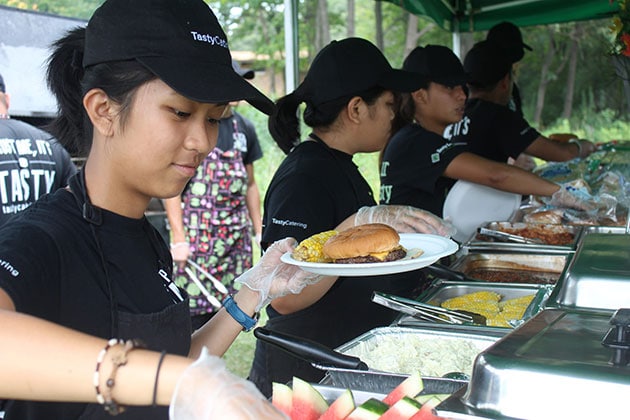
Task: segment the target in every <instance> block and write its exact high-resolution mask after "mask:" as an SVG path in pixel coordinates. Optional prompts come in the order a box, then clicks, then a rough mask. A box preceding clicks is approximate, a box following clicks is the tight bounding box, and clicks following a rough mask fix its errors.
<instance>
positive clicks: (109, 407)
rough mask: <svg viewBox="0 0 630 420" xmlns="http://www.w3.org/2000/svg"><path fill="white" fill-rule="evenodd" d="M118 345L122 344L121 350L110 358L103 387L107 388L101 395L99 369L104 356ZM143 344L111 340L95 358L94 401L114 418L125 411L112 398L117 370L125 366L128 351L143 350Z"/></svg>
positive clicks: (133, 340) (136, 341)
mask: <svg viewBox="0 0 630 420" xmlns="http://www.w3.org/2000/svg"><path fill="white" fill-rule="evenodd" d="M118 344H124V347H123V350H122V352H121V353H119V354H117V355H114V356H113V357H112V360H111V361H112V365H113V366H112V371H111V373H110V375H109V378H107V381H105V385H106V386H107V388H106V392H104V393H101V390H100V367H101V364H102V363H103V360H104V359H105V355H106V354H107V352H108V351H109V349H111V348H112V347H113V346H115V345H118ZM144 347H145V346H144V344H143V343H142V342H141V341H140V340H135V339H132V340H127V341H123V340H120V339H117V338H112V339H111V340H109V341H108V342H107V344H106V345H105V347H104V348H103V350H101V351H100V353H99V354H98V357H97V358H96V370H95V371H94V388H95V389H96V400H97V401H98V402H99V404H101V405H103V407H104V408H105V411H106V412H108V413H109V414H111V415H112V416H115V415H117V414H120V413H122V412H123V411H125V407H123V406H120V405H118V404H117V403H116V401H115V400H114V399H113V398H112V388H114V385H116V373H117V372H118V368H119V367H120V366H124V365H126V364H127V355H128V354H129V352H130V351H132V350H134V349H136V348H144Z"/></svg>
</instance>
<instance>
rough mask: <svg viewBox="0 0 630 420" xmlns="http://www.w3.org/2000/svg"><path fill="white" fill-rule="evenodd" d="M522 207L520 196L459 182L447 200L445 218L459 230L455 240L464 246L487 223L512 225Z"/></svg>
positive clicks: (445, 202) (443, 210)
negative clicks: (504, 222) (514, 215)
mask: <svg viewBox="0 0 630 420" xmlns="http://www.w3.org/2000/svg"><path fill="white" fill-rule="evenodd" d="M520 204H521V195H520V194H514V193H509V192H505V191H500V190H497V189H494V188H490V187H486V186H485V185H480V184H474V183H472V182H468V181H462V180H459V181H457V182H456V183H455V184H454V185H453V188H451V190H450V191H449V193H448V195H447V196H446V200H444V208H443V209H442V216H443V217H444V218H445V219H446V218H448V219H449V221H450V222H451V223H453V225H454V226H455V227H456V228H457V233H456V234H455V235H454V236H453V238H455V239H456V240H457V241H459V242H464V241H466V240H467V239H469V238H470V237H471V236H472V234H473V233H474V232H475V231H476V230H477V228H478V227H479V226H481V225H482V224H484V223H486V222H503V221H508V220H509V219H510V218H511V217H512V215H513V214H514V212H515V211H516V210H517V209H518V208H519V206H520Z"/></svg>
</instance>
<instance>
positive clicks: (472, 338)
mask: <svg viewBox="0 0 630 420" xmlns="http://www.w3.org/2000/svg"><path fill="white" fill-rule="evenodd" d="M497 339H498V337H497V336H490V335H488V334H484V333H483V332H481V331H479V332H474V331H471V332H461V331H448V330H443V329H440V328H435V327H433V328H431V327H427V328H405V327H379V328H374V329H372V330H370V331H368V332H366V333H365V334H362V335H361V336H359V337H357V338H355V339H354V340H351V341H349V342H348V343H346V344H343V345H342V346H340V347H338V348H337V349H336V351H338V352H340V353H343V354H345V355H350V356H355V357H358V358H359V359H361V360H362V361H363V362H365V363H366V364H367V365H368V366H369V368H370V370H373V371H376V372H378V373H395V374H402V375H410V374H412V373H414V372H419V373H420V375H422V376H426V377H441V376H444V375H445V374H447V373H452V372H461V373H464V374H466V375H470V374H471V372H472V362H473V361H474V358H475V357H476V356H477V354H479V352H481V351H482V350H484V349H486V348H487V347H488V346H490V345H491V344H492V343H494V342H495V341H496V340H497ZM328 370H329V371H330V372H334V371H341V372H342V373H344V372H347V371H348V370H347V369H337V368H329V369H328Z"/></svg>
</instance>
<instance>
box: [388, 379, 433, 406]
mask: <svg viewBox="0 0 630 420" xmlns="http://www.w3.org/2000/svg"><path fill="white" fill-rule="evenodd" d="M423 389H424V383H423V382H422V376H420V373H418V372H415V373H412V374H411V376H409V377H408V378H405V380H404V381H402V382H401V383H400V384H399V385H398V386H397V387H396V388H394V389H393V390H392V391H391V392H390V393H389V394H387V396H386V397H385V398H383V402H384V403H385V404H387V405H394V404H396V403H397V402H398V401H399V400H400V399H402V397H411V398H413V397H415V396H416V395H418V394H419V393H420V392H422V390H423Z"/></svg>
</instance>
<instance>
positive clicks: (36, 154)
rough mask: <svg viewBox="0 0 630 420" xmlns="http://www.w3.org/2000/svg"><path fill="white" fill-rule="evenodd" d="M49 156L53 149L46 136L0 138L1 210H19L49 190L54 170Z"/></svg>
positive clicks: (12, 211)
mask: <svg viewBox="0 0 630 420" xmlns="http://www.w3.org/2000/svg"><path fill="white" fill-rule="evenodd" d="M50 156H53V151H52V147H51V145H50V142H48V141H47V140H43V139H39V140H38V139H35V140H31V139H9V138H1V139H0V204H2V208H1V211H2V213H3V214H13V213H18V212H20V211H22V210H24V209H25V208H27V207H28V206H30V205H31V203H33V202H34V201H35V200H37V199H38V198H39V197H41V196H42V195H44V194H46V193H49V192H50V191H51V190H52V188H53V185H54V182H55V175H56V171H55V163H54V161H53V160H52V159H51V158H50ZM16 164H17V165H16ZM16 166H18V167H19V169H18V168H16ZM45 166H49V167H50V169H46V168H44V167H45Z"/></svg>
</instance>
